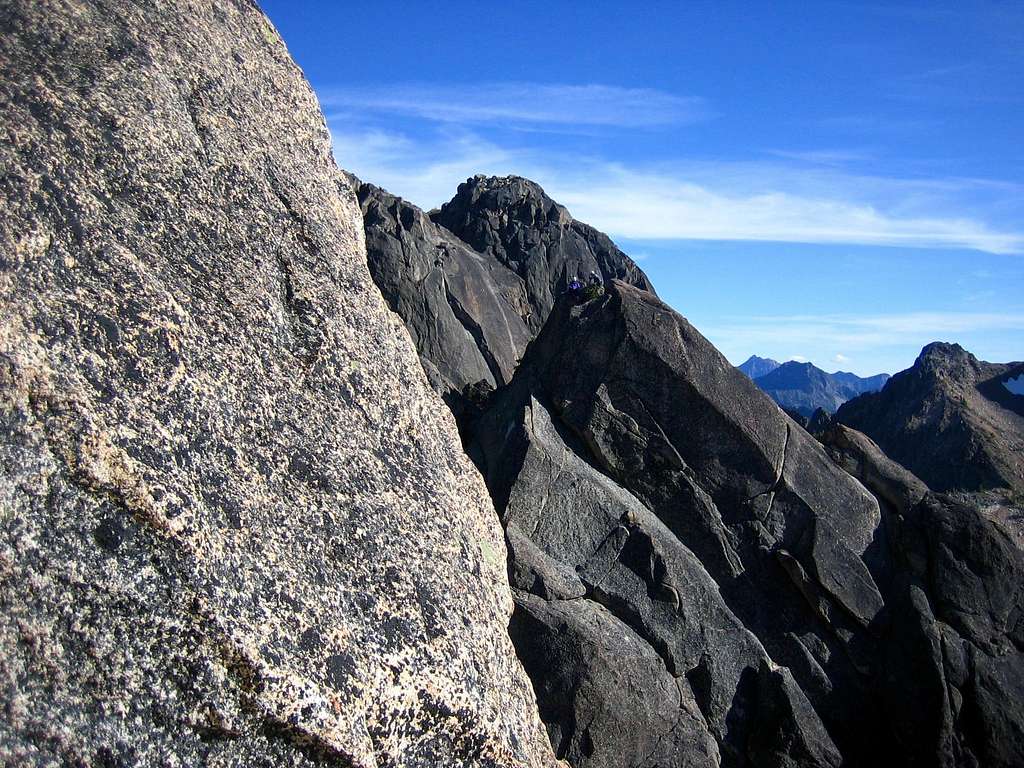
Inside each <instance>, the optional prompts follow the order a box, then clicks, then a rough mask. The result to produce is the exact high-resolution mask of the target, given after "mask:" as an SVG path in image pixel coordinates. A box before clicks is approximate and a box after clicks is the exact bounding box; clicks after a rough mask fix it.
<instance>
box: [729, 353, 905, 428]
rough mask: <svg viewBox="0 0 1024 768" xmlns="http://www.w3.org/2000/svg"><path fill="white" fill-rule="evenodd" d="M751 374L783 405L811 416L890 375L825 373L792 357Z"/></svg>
mask: <svg viewBox="0 0 1024 768" xmlns="http://www.w3.org/2000/svg"><path fill="white" fill-rule="evenodd" d="M740 370H742V368H741V369H740ZM748 375H749V374H748ZM751 378H753V379H754V383H755V384H757V386H758V387H759V388H760V389H761V391H763V392H765V393H766V394H767V395H768V396H769V397H771V398H772V400H774V401H775V402H776V403H778V404H779V405H781V406H782V407H783V408H785V409H787V410H789V411H795V412H796V413H799V414H801V415H802V416H804V417H807V418H810V417H811V416H812V415H814V412H815V411H817V410H823V411H825V412H827V413H835V411H836V409H837V408H839V406H841V405H842V404H843V403H845V402H846V401H847V400H850V399H852V398H854V397H857V395H861V394H864V393H865V392H875V391H877V390H879V389H881V388H882V387H883V386H884V385H885V382H886V381H888V380H889V375H888V374H885V373H881V374H878V375H877V376H869V377H867V378H861V377H860V376H857V375H855V374H853V373H847V372H845V371H837V372H836V373H827V372H825V371H823V370H821V369H820V368H818V367H817V366H815V365H812V364H811V363H798V362H796V361H792V360H791V361H790V362H788V363H783V364H782V365H780V366H778V367H776V368H775V369H773V370H771V371H769V372H768V373H766V374H763V375H761V376H752V377H751Z"/></svg>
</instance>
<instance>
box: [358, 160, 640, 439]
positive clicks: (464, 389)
mask: <svg viewBox="0 0 1024 768" xmlns="http://www.w3.org/2000/svg"><path fill="white" fill-rule="evenodd" d="M356 187H357V192H358V196H359V201H360V204H361V206H362V211H363V218H364V223H365V227H366V245H367V258H368V263H369V267H370V273H371V275H373V279H374V281H375V282H376V283H377V286H378V287H379V288H380V290H381V293H382V294H383V295H384V298H385V299H386V300H387V302H388V306H390V307H391V309H392V310H393V311H394V312H396V313H397V314H398V315H399V316H400V317H401V318H402V320H403V322H404V323H405V324H406V327H407V328H408V329H409V333H410V335H411V336H412V338H413V342H414V343H415V344H416V349H417V351H418V352H419V354H420V359H421V360H422V361H423V366H424V369H425V370H426V371H427V375H428V378H429V379H430V381H431V383H432V384H433V385H434V387H435V389H436V390H437V391H438V392H440V393H441V394H442V396H443V397H444V399H445V401H446V402H447V403H448V404H449V406H450V407H451V408H452V410H453V411H454V412H455V414H456V415H457V416H458V417H460V420H462V419H463V418H464V417H465V416H466V414H467V411H468V412H472V411H473V409H474V403H475V402H476V401H477V400H478V398H479V395H480V394H481V393H485V392H487V391H490V390H493V389H494V388H495V387H500V386H503V385H505V384H507V383H508V382H509V381H510V380H511V378H512V374H513V373H514V372H515V370H516V366H517V365H518V364H519V360H520V358H521V357H522V356H523V354H524V353H525V351H526V346H527V344H528V343H529V342H530V340H531V339H532V338H533V337H534V335H536V332H537V331H538V330H539V329H540V327H541V326H542V325H543V324H544V321H545V320H546V319H547V316H548V314H549V313H550V311H551V307H552V306H553V302H554V300H555V298H556V297H558V296H559V295H561V294H563V293H564V292H565V291H566V289H567V287H568V284H569V282H570V281H571V280H572V279H573V278H574V277H579V278H580V279H581V280H584V281H586V280H587V279H588V276H589V275H590V273H591V272H595V273H597V274H598V275H600V276H601V280H602V281H603V280H605V279H611V278H614V277H622V278H624V279H627V280H629V281H631V282H633V283H634V284H635V285H638V286H640V287H642V288H644V289H646V290H651V285H650V281H649V280H648V279H647V276H646V275H644V273H643V272H642V271H641V270H640V268H639V267H637V266H636V264H634V263H633V261H632V260H631V259H630V258H629V257H628V256H627V255H626V254H624V253H623V252H622V251H620V250H619V249H618V248H616V247H615V245H614V244H613V243H612V242H611V240H609V239H608V237H607V236H606V235H604V234H602V233H600V232H598V231H597V230H595V229H593V228H592V227H589V226H587V225H586V224H582V223H580V222H578V221H575V220H574V219H573V218H572V217H571V216H570V215H569V212H568V211H567V210H566V209H565V208H563V207H562V206H560V205H558V204H557V203H555V202H554V201H553V200H551V198H549V197H548V196H547V195H545V194H544V191H543V190H542V189H541V188H540V187H539V186H537V185H536V184H534V183H533V182H532V181H527V180H526V179H521V178H519V177H516V176H506V177H500V178H498V177H491V178H487V177H484V176H477V177H474V178H472V179H469V180H468V181H467V182H466V183H465V184H462V185H460V186H459V190H458V193H457V194H456V195H455V197H454V198H453V199H452V201H451V202H449V203H446V204H445V205H444V207H442V208H441V209H440V210H439V211H435V212H433V213H432V214H431V215H429V216H428V215H427V214H425V213H424V212H423V211H421V210H420V209H419V208H417V207H416V206H414V205H412V204H411V203H408V202H406V201H405V200H402V199H401V198H399V197H395V196H394V195H391V194H389V193H388V192H386V191H384V190H382V189H380V188H378V187H375V186H373V185H372V184H366V183H361V182H358V181H357V182H356ZM447 225H450V226H451V227H453V228H455V230H456V231H457V232H458V234H456V233H455V232H453V231H452V230H451V229H449V228H448V226H447ZM462 237H465V238H468V240H466V241H464V240H462V239H460V238H462Z"/></svg>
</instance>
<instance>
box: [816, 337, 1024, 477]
mask: <svg viewBox="0 0 1024 768" xmlns="http://www.w3.org/2000/svg"><path fill="white" fill-rule="evenodd" d="M1022 372H1024V363H1008V364H1005V365H997V364H993V363H986V362H983V361H979V360H978V359H977V358H975V357H974V355H972V354H970V353H969V352H966V351H965V350H964V349H963V348H961V347H960V346H958V345H956V344H943V343H938V342H936V343H934V344H929V345H928V346H927V347H925V348H924V350H923V351H922V352H921V355H920V356H919V357H918V359H917V361H916V362H915V363H914V365H913V366H912V367H911V368H909V369H907V370H906V371H902V372H901V373H898V374H896V375H895V376H893V377H892V379H890V380H889V382H888V383H887V384H886V386H885V387H884V388H883V389H882V391H881V392H878V393H875V394H870V395H863V396H861V397H858V398H856V399H854V400H851V401H850V402H848V403H846V404H845V405H843V406H842V407H841V408H840V409H839V411H837V412H836V420H838V421H841V422H842V423H844V424H847V425H849V426H851V427H853V428H854V429H857V430H859V431H861V432H863V433H864V434H866V435H868V436H869V437H870V438H871V439H872V440H874V441H875V442H876V443H878V445H879V446H880V447H881V448H882V450H883V451H885V453H886V454H887V455H888V456H889V457H890V458H892V459H895V460H896V461H898V462H899V463H901V464H902V465H903V466H905V467H907V468H908V469H910V470H911V471H912V472H914V473H915V474H916V475H917V476H918V477H920V478H921V479H922V480H924V481H925V482H926V483H927V484H928V486H929V487H930V488H932V489H934V490H936V491H970V492H972V491H982V490H988V489H999V488H1002V489H1009V490H1011V491H1013V492H1015V493H1018V494H1020V493H1024V396H1021V395H1015V394H1013V393H1012V392H1011V391H1010V390H1008V389H1007V388H1006V387H1005V386H1004V382H1005V381H1009V380H1012V379H1013V378H1014V377H1015V376H1018V375H1019V374H1021V373H1022Z"/></svg>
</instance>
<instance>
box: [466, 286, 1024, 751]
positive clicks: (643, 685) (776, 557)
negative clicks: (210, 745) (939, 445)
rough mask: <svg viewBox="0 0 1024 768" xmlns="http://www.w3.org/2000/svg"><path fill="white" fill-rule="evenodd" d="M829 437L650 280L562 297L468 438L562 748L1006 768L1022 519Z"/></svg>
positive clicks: (1019, 612)
mask: <svg viewBox="0 0 1024 768" xmlns="http://www.w3.org/2000/svg"><path fill="white" fill-rule="evenodd" d="M816 428H817V429H819V430H820V431H821V432H822V433H823V434H824V435H825V437H823V439H824V440H825V442H826V443H827V444H828V446H829V451H828V452H826V451H825V450H823V448H822V446H821V445H819V443H817V442H816V441H815V440H813V439H812V438H810V436H809V435H808V434H807V433H806V432H805V431H804V430H803V429H801V428H800V427H798V426H797V425H795V424H794V423H793V422H792V421H790V420H789V419H788V418H787V417H786V416H785V415H784V414H783V413H781V412H780V410H779V409H778V407H777V406H776V405H775V404H773V403H772V402H771V400H769V399H768V398H767V397H766V396H765V395H764V394H762V393H761V392H759V391H758V390H757V389H756V388H755V387H754V386H753V385H752V383H751V382H750V381H749V379H747V378H746V377H745V376H744V375H743V374H741V373H740V372H739V371H737V370H736V369H735V368H733V367H732V366H731V365H729V363H728V362H727V361H726V360H725V359H724V358H723V357H722V356H721V355H720V354H719V353H718V352H717V351H716V350H715V349H714V348H713V347H712V345H711V344H710V343H709V342H707V340H705V339H704V338H703V337H701V336H700V334H699V333H697V332H696V331H695V330H694V329H693V328H692V327H691V326H690V325H689V324H688V323H687V322H686V321H685V319H683V318H682V317H680V316H679V315H677V314H676V313H674V312H673V311H671V310H670V309H669V308H668V307H666V306H665V305H664V304H662V303H661V302H660V301H658V300H657V298H655V297H654V296H653V295H651V294H649V293H646V292H644V291H640V290H637V289H636V288H633V287H631V286H627V285H625V284H622V283H619V282H615V283H612V284H610V285H609V286H608V291H607V294H606V295H605V296H603V297H601V298H598V299H595V300H593V301H591V302H588V303H585V304H576V303H574V302H572V301H570V300H563V301H562V302H560V303H559V304H558V305H556V307H555V309H554V311H553V313H552V315H551V316H550V318H549V320H548V323H547V325H546V326H545V327H544V329H543V331H542V332H541V334H540V335H539V336H538V338H537V339H536V340H535V341H534V342H533V344H532V345H531V346H530V348H529V350H528V351H527V355H526V357H525V358H524V361H523V363H522V364H521V366H520V368H519V369H518V371H517V372H516V375H515V377H514V378H513V381H512V383H511V384H510V385H509V386H508V387H505V388H503V389H501V390H499V391H498V392H497V393H495V395H494V396H493V398H492V399H491V400H490V402H489V403H488V406H487V408H486V410H485V413H484V414H483V416H482V417H480V418H479V420H478V421H477V422H476V424H475V428H474V431H473V435H474V439H473V441H472V442H471V444H470V446H469V450H470V453H471V455H472V456H473V457H474V459H475V460H476V461H477V462H478V464H479V466H480V467H481V470H482V471H483V473H484V476H485V479H486V480H487V483H488V487H489V489H490V490H491V494H492V497H493V498H494V500H495V505H496V507H497V509H498V511H499V514H500V515H501V517H502V521H503V523H504V524H505V526H506V533H507V536H508V539H509V554H510V564H509V570H510V580H511V582H512V586H513V588H514V596H515V599H516V605H517V607H516V611H515V613H514V615H513V621H512V625H511V633H512V637H513V640H514V641H515V643H516V647H517V649H518V651H519V653H520V655H521V658H522V659H523V663H524V665H525V666H526V669H527V672H528V673H529V674H530V675H531V678H532V679H533V681H534V686H535V689H536V692H537V696H538V701H539V704H540V707H541V716H542V719H543V720H544V721H545V723H546V724H547V726H548V731H549V734H550V735H551V738H552V744H553V746H554V747H555V749H556V754H557V755H559V756H562V757H565V758H566V759H568V760H569V762H571V763H572V764H573V765H577V766H612V765H614V766H654V765H675V764H682V765H716V764H717V765H727V766H746V765H750V766H760V765H775V764H779V765H837V764H840V763H843V764H849V765H879V764H896V763H899V764H909V765H929V766H931V765H944V766H954V765H956V766H973V765H986V766H987V765H999V766H1010V765H1013V764H1014V761H1015V760H1016V759H1017V758H1016V757H1015V756H1018V755H1019V754H1021V748H1022V733H1024V728H1022V726H1024V707H1022V705H1021V704H1020V698H1019V693H1020V691H1021V684H1022V681H1024V659H1022V657H1021V651H1022V650H1024V644H1022V643H1021V633H1022V632H1024V588H1022V587H1021V582H1020V574H1021V569H1022V568H1024V558H1022V551H1021V542H1022V539H1021V535H1020V534H1021V526H1020V524H1019V521H1015V520H1014V519H1013V518H1012V516H1009V517H1008V516H1006V515H1004V514H1002V512H1001V511H1000V510H997V509H989V508H981V507H979V506H977V505H974V504H969V503H964V502H963V501H960V500H956V499H953V498H951V497H945V496H937V495H934V494H931V493H929V492H928V489H927V487H926V486H925V485H924V484H923V483H922V482H921V481H919V480H917V479H916V478H915V477H913V476H912V475H911V474H910V473H909V472H907V471H906V470H905V469H903V468H902V467H900V466H899V465H898V464H896V463H895V462H893V461H891V460H888V459H887V458H885V456H884V455H883V454H882V453H881V451H879V450H878V448H877V447H876V446H874V445H873V444H872V443H871V441H870V440H868V439H867V438H865V437H864V436H863V435H860V434H859V433H856V432H854V431H853V430H848V429H846V428H844V427H842V426H841V425H838V426H836V425H831V424H830V423H829V422H828V420H827V419H825V418H824V417H822V416H819V417H818V418H817V419H816ZM868 489H870V492H869V490H868ZM642 643H646V644H647V645H648V646H649V647H650V649H651V650H652V651H653V652H654V653H655V654H656V655H657V656H658V657H660V659H661V663H662V664H661V666H659V665H657V664H655V663H654V661H655V659H654V658H653V657H652V656H651V653H650V652H649V651H645V652H643V653H642V652H641V650H640V649H642V648H643V645H642ZM614 660H618V667H617V669H618V675H615V674H613V672H612V671H611V670H610V668H611V667H612V666H613V661H614ZM669 678H671V679H673V680H674V681H675V683H676V687H677V689H678V692H679V698H678V700H677V701H676V700H673V699H672V697H671V696H670V695H669V694H670V693H671V687H670V685H669ZM640 692H644V693H640Z"/></svg>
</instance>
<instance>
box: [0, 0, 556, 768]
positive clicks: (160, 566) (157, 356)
mask: <svg viewBox="0 0 1024 768" xmlns="http://www.w3.org/2000/svg"><path fill="white" fill-rule="evenodd" d="M0 28H2V34H0V63H2V67H0V70H2V76H0V115H2V125H3V129H2V130H3V132H4V135H5V140H4V142H3V143H2V146H0V159H2V166H3V169H4V172H3V176H2V180H0V198H2V213H0V301H2V306H3V312H2V314H0V424H2V426H0V604H2V610H0V690H2V692H3V693H2V698H3V702H4V706H3V708H2V710H0V763H3V764H4V765H12V766H13V765H40V766H42V765H104V766H107V765H140V766H149V765H153V766H156V765H218V766H249V765H275V766H278V765H279V766H284V765H306V766H308V765H321V764H323V765H344V766H434V765H467V766H469V765H481V766H509V767H511V766H522V765H529V766H550V765H553V763H554V758H553V756H552V754H551V751H550V747H549V745H548V743H547V739H545V737H544V732H543V729H542V728H541V725H540V721H539V719H538V717H537V714H536V702H535V699H534V696H533V692H532V691H531V688H530V682H529V680H528V679H527V677H526V675H525V673H524V672H523V670H522V668H521V666H520V665H519V663H518V662H517V660H516V658H515V656H514V652H513V648H512V644H511V642H510V640H509V637H508V635H507V632H506V624H507V621H508V618H509V616H510V614H511V611H512V608H513V604H512V601H511V599H510V594H509V588H508V585H507V582H506V576H505V545H504V542H503V541H502V536H501V529H500V527H499V525H498V522H497V521H496V520H495V518H494V515H493V510H492V508H491V504H490V502H489V500H488V499H487V496H486V490H485V488H484V486H483V483H482V482H481V480H480V478H479V475H478V474H477V473H476V471H475V470H474V469H473V467H472V465H471V464H470V462H469V461H468V459H467V458H466V457H465V455H464V454H463V453H462V451H461V449H460V447H459V444H458V437H457V435H456V432H455V424H454V421H453V419H452V418H451V416H450V415H449V414H448V413H447V411H446V409H445V408H444V407H443V406H442V404H441V401H440V400H439V399H438V398H437V397H436V395H434V394H433V393H432V392H431V390H430V389H429V388H428V386H427V382H426V380H425V378H424V375H423V373H422V371H421V369H420V367H419V365H418V363H417V360H416V356H415V352H414V349H413V346H412V344H411V343H410V341H409V338H408V335H407V334H406V332H405V331H404V329H402V327H401V325H400V323H399V322H398V320H397V319H396V318H395V317H394V316H393V315H392V314H391V313H390V312H389V311H388V310H387V308H386V306H385V305H384V302H383V301H382V300H381V297H380V295H379V293H378V292H377V290H376V288H375V287H374V284H373V283H372V282H371V279H370V276H369V274H368V272H367V269H366V265H365V263H364V260H365V253H364V246H363V235H362V226H361V224H362V219H361V216H360V211H359V207H358V204H357V202H356V199H355V196H354V194H353V193H352V191H351V190H350V189H349V188H348V186H347V183H346V182H345V180H344V179H343V178H341V177H340V176H339V175H338V172H337V171H336V169H335V167H334V163H333V160H332V159H331V149H330V142H329V136H328V132H327V129H326V126H325V123H324V120H323V118H322V116H321V115H320V113H319V110H318V107H317V103H316V99H315V98H314V96H313V94H312V92H311V90H310V89H309V87H308V85H307V84H306V83H305V81H304V80H303V78H302V76H301V74H300V72H299V71H298V69H297V68H296V67H295V65H294V64H293V63H292V62H291V60H290V59H289V57H288V54H287V52H286V50H285V47H284V45H283V44H282V42H281V40H280V38H279V37H278V35H277V33H276V32H275V31H274V29H273V27H272V26H271V25H270V24H269V22H268V21H267V19H266V18H265V17H264V16H263V14H262V13H260V11H259V10H258V9H257V8H256V7H255V5H253V4H251V3H249V2H227V3H222V2H215V1H214V0H199V1H198V2H178V1H176V0H168V1H167V2H162V3H158V4H154V3H136V2H128V1H127V0H105V1H101V0H93V1H91V2H90V1H85V0H82V1H80V2H74V3H67V2H59V1H58V0H31V1H30V0H8V1H6V2H3V3H2V6H0Z"/></svg>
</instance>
